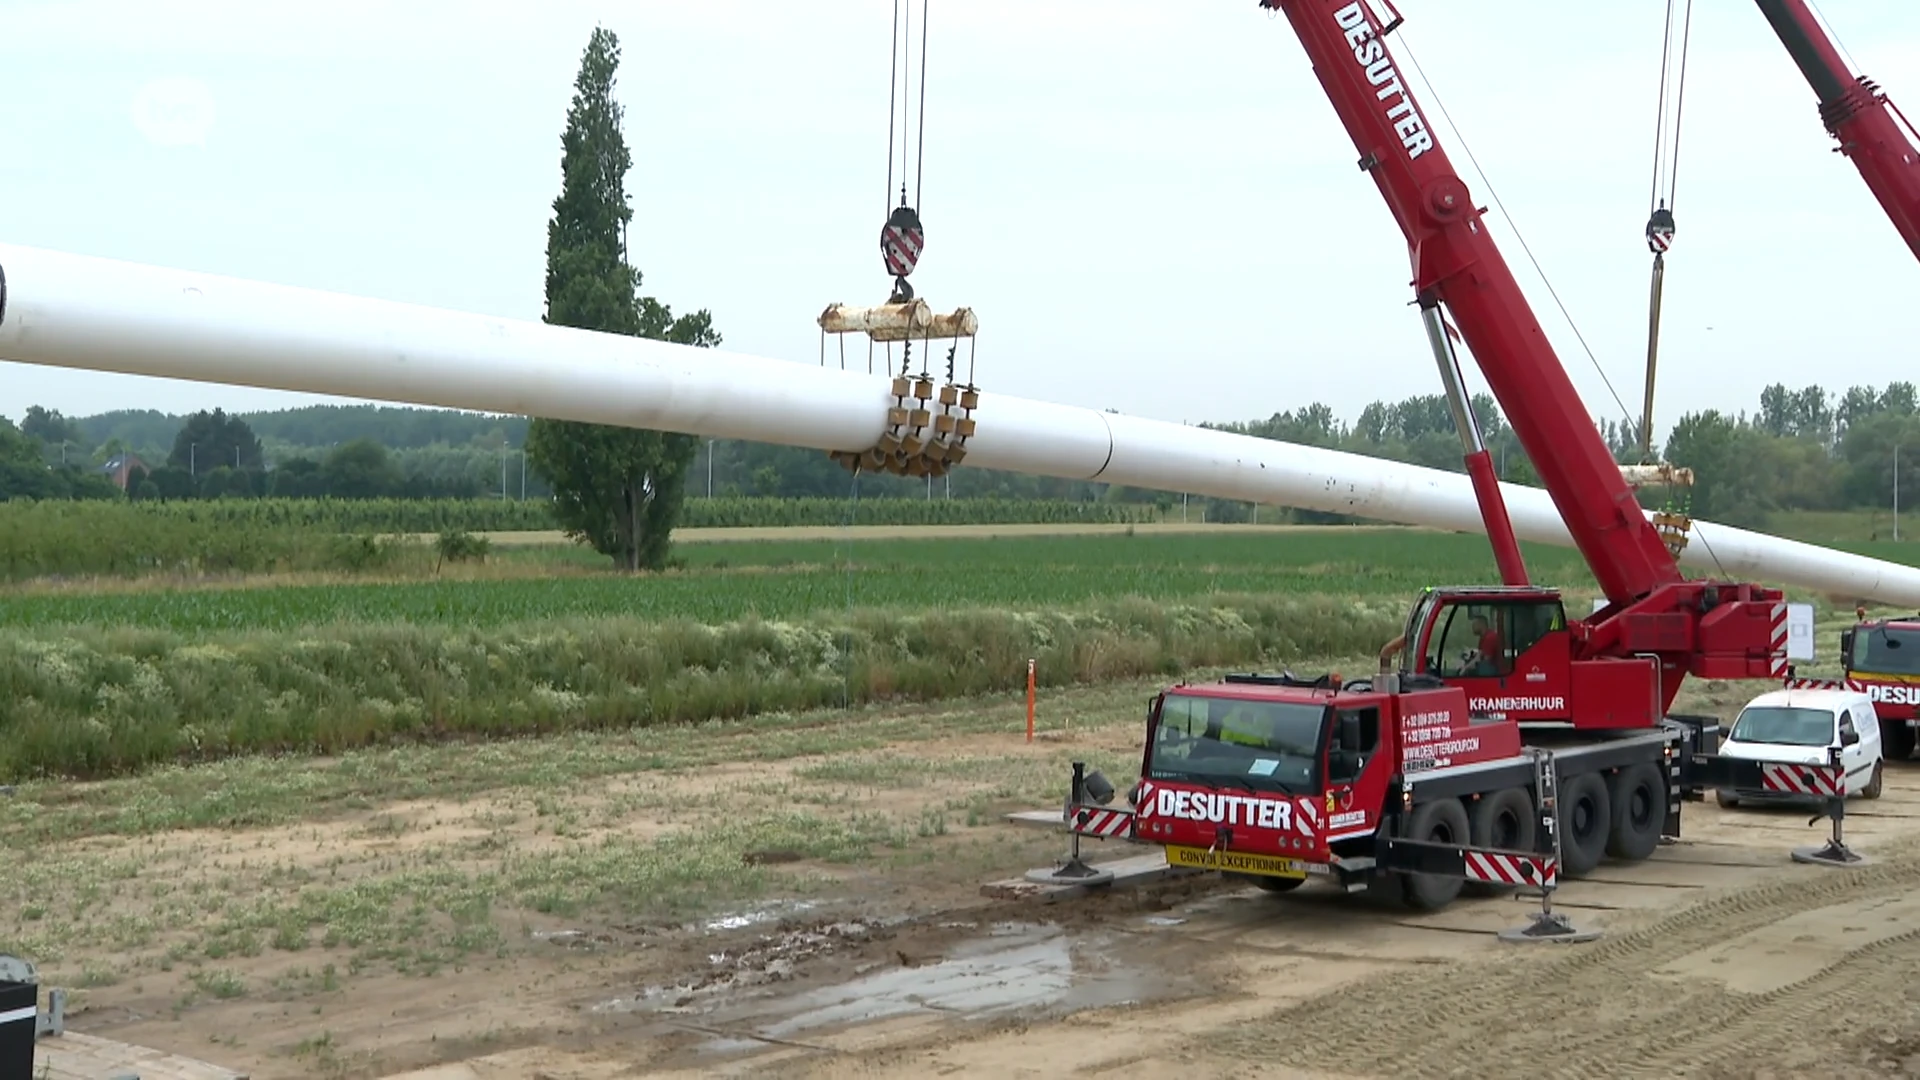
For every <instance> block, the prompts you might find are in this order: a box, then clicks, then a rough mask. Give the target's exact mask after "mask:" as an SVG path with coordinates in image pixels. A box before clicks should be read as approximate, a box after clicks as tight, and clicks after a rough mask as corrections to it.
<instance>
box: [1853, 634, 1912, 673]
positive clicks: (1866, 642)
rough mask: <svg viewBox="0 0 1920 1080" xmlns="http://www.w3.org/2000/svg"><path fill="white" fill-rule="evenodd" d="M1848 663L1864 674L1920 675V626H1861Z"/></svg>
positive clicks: (1855, 637) (1854, 640) (1854, 636)
mask: <svg viewBox="0 0 1920 1080" xmlns="http://www.w3.org/2000/svg"><path fill="white" fill-rule="evenodd" d="M1848 660H1850V661H1851V663H1849V664H1848V665H1847V666H1848V667H1849V668H1851V669H1852V670H1854V671H1856V672H1859V673H1860V674H1862V675H1920V627H1913V626H1877V627H1873V628H1867V627H1862V628H1861V629H1859V630H1858V631H1856V632H1855V633H1854V635H1853V655H1852V656H1850V657H1848Z"/></svg>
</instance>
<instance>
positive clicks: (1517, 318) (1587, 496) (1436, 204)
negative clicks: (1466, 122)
mask: <svg viewBox="0 0 1920 1080" xmlns="http://www.w3.org/2000/svg"><path fill="white" fill-rule="evenodd" d="M1260 6H1261V7H1263V8H1269V9H1277V10H1278V11H1280V12H1281V13H1282V14H1284V15H1285V16H1286V17H1287V21H1288V22H1289V23H1291V24H1292V26H1293V30H1294V33H1295V34H1296V35H1297V36H1298V37H1299V39H1300V43H1301V45H1302V46H1303V47H1304V48H1305V49H1306V52H1307V56H1308V59H1309V60H1310V61H1311V62H1312V64H1313V70H1314V74H1315V75H1316V76H1317V77H1318V78H1319V80H1320V85H1321V87H1322V88H1323V89H1324V90H1325V91H1326V95H1327V98H1328V100H1329V101H1330V102H1331V103H1332V104H1333V107H1334V111H1335V112H1336V113H1337V114H1338V115H1339V117H1340V121H1341V123H1342V125H1344V126H1345V127H1346V129H1347V134H1348V136H1349V137H1351V138H1352V140H1353V145H1354V148H1355V149H1356V150H1357V151H1359V154H1360V161H1359V164H1360V168H1361V169H1362V170H1363V171H1365V172H1366V173H1367V174H1368V175H1369V176H1371V177H1372V178H1373V181H1374V184H1375V185H1376V186H1377V187H1378V188H1379V190H1380V194H1381V197H1382V198H1384V199H1385V200H1386V203H1387V207H1388V209H1389V210H1391V211H1392V213H1393V216H1394V219H1395V220H1396V221H1397V222H1398V223H1399V225H1400V229H1401V231H1402V232H1403V233H1404V234H1405V236H1406V241H1407V247H1408V249H1409V253H1410V258H1411V262H1412V270H1413V281H1412V284H1413V287H1414V291H1415V294H1416V297H1417V298H1418V301H1419V303H1420V305H1421V307H1422V308H1423V309H1427V310H1430V309H1432V308H1433V307H1434V306H1436V305H1440V304H1444V305H1445V306H1446V307H1447V308H1448V309H1449V310H1450V311H1451V312H1452V314H1453V320H1454V324H1455V325H1456V326H1457V327H1458V329H1459V332H1460V335H1461V337H1462V339H1463V340H1464V341H1465V342H1466V345H1467V348H1468V349H1469V350H1470V351H1471V352H1472V353H1473V356H1474V359H1475V361H1477V362H1478V363H1479V365H1480V369H1481V371H1482V372H1484V373H1485V375H1486V378H1487V384H1488V386H1489V387H1490V388H1491V389H1492V391H1493V396H1494V398H1495V399H1496V400H1497V401H1498V402H1499V403H1500V407H1501V411H1502V412H1504V413H1505V414H1506V416H1507V418H1508V423H1510V424H1511V425H1512V427H1513V430H1514V434H1515V435H1516V436H1517V437H1518V438H1519V440H1520V445H1521V446H1522V447H1524V448H1525V450H1526V452H1527V456H1528V458H1529V460H1531V461H1532V463H1533V465H1534V468H1535V470H1536V471H1538V472H1539V474H1540V479H1541V482H1542V485H1543V486H1544V487H1545V488H1546V489H1547V493H1548V495H1549V496H1550V497H1551V498H1552V499H1553V503H1554V506H1555V507H1556V508H1557V509H1558V510H1559V512H1560V514H1561V516H1562V518H1564V519H1565V521H1566V523H1567V530H1568V532H1569V533H1570V534H1571V535H1572V537H1573V540H1574V546H1575V547H1576V548H1578V549H1579V551H1580V554H1581V556H1582V557H1583V558H1584V559H1585V560H1586V562H1587V565H1588V566H1589V567H1590V568H1591V569H1592V571H1593V576H1594V579H1595V580H1596V582H1598V584H1599V585H1600V587H1601V590H1602V591H1603V592H1604V593H1605V594H1606V597H1607V600H1608V601H1609V603H1608V604H1607V605H1606V606H1605V607H1603V608H1602V609H1601V610H1600V611H1598V612H1596V613H1594V614H1593V615H1592V616H1591V617H1589V618H1588V619H1585V620H1576V621H1574V622H1573V623H1572V625H1571V626H1568V625H1567V620H1565V617H1564V613H1563V612H1562V611H1561V609H1560V601H1559V598H1558V595H1557V594H1554V593H1552V591H1551V590H1534V589H1525V588H1514V587H1512V586H1508V587H1506V588H1503V589H1489V588H1455V589H1447V590H1440V591H1437V592H1430V593H1429V594H1428V596H1427V597H1426V598H1425V599H1424V600H1423V601H1422V602H1421V603H1420V604H1419V605H1417V606H1416V607H1415V610H1414V612H1413V615H1412V618H1411V619H1410V620H1409V622H1408V626H1407V630H1406V632H1405V634H1403V635H1402V637H1401V638H1400V639H1399V640H1398V641H1397V642H1395V643H1394V644H1393V645H1390V646H1389V647H1388V650H1387V651H1385V652H1383V653H1382V659H1383V661H1385V660H1386V659H1387V657H1388V656H1389V655H1390V654H1392V653H1393V652H1395V651H1396V650H1399V649H1402V648H1404V649H1405V657H1406V661H1407V663H1408V665H1409V667H1408V670H1410V671H1413V672H1416V673H1428V674H1437V675H1441V676H1442V677H1443V678H1448V679H1449V681H1454V682H1456V683H1458V684H1461V685H1466V686H1469V687H1470V688H1471V689H1470V693H1478V694H1482V695H1485V696H1483V697H1478V698H1475V699H1474V700H1476V701H1477V702H1484V703H1485V704H1484V705H1482V706H1481V707H1483V708H1499V709H1502V710H1507V709H1517V710H1520V711H1521V712H1522V713H1524V714H1526V715H1525V717H1524V718H1525V719H1529V720H1535V721H1541V722H1551V723H1561V724H1568V725H1571V726H1573V727H1576V728H1586V727H1593V728H1636V727H1645V726H1650V725H1657V724H1659V723H1660V722H1661V720H1662V717H1663V716H1664V715H1665V712H1666V710H1667V709H1668V708H1670V707H1671V706H1672V704H1673V699H1674V697H1675V695H1677V694H1678V693H1679V690H1680V684H1681V683H1682V681H1684V679H1685V677H1686V676H1687V675H1688V674H1693V675H1697V676H1702V677H1706V678H1734V679H1738V678H1769V677H1776V676H1780V675H1782V674H1784V672H1785V670H1786V648H1785V645H1786V617H1785V612H1786V604H1785V599H1784V596H1783V594H1782V593H1781V592H1780V591H1779V590H1777V589H1768V588H1762V587H1760V586H1757V585H1752V584H1735V583H1724V582H1718V581H1711V582H1710V581H1698V580H1695V581H1690V580H1688V579H1686V578H1685V576H1684V575H1682V574H1681V572H1680V566H1679V562H1678V560H1677V555H1676V553H1675V552H1674V551H1673V550H1671V549H1669V548H1668V546H1667V544H1666V542H1665V541H1664V540H1663V539H1662V537H1661V535H1660V533H1659V531H1658V530H1657V529H1656V528H1655V527H1654V525H1653V523H1652V522H1650V521H1649V520H1648V519H1647V517H1646V515H1645V512H1644V511H1643V510H1642V509H1641V507H1640V504H1639V500H1638V499H1636V498H1635V496H1634V492H1633V488H1632V486H1631V485H1630V484H1628V482H1627V480H1626V478H1625V476H1623V475H1622V473H1621V470H1620V466H1619V464H1618V463H1617V462H1616V461H1615V460H1614V458H1613V455H1612V454H1611V453H1610V452H1609V450H1608V448H1607V445H1606V442H1605V440H1603V439H1602V438H1601V437H1600V432H1599V430H1598V429H1597V428H1596V426H1595V425H1594V423H1593V419H1592V417H1591V416H1590V415H1589V414H1588V413H1587V410H1586V407H1585V406H1584V405H1583V404H1582V403H1581V401H1580V396H1579V394H1578V392H1576V391H1575V389H1574V387H1573V382H1572V380H1571V379H1569V378H1568V377H1567V373H1566V370H1565V368H1563V367H1562V366H1561V364H1560V360H1559V358H1558V357H1557V356H1556V355H1555V354H1554V350H1553V346H1552V345H1551V344H1549V343H1548V341H1547V338H1546V335H1545V333H1543V332H1542V331H1541V329H1540V324H1539V321H1538V320H1537V319H1536V318H1535V317H1534V314H1533V311H1532V308H1531V307H1530V306H1529V305H1528V303H1527V299H1526V296H1525V294H1524V293H1522V292H1521V291H1520V285H1519V283H1518V282H1517V281H1516V280H1515V279H1514V277H1513V273H1512V271H1510V270H1509V269H1508V268H1507V264H1506V260H1505V259H1504V258H1503V257H1502V256H1501V254H1500V250H1499V248H1498V247H1497V246H1496V245H1495V244H1494V242H1493V238H1492V237H1491V236H1489V235H1488V233H1487V230H1486V226H1485V224H1484V222H1483V220H1482V212H1481V210H1480V209H1479V208H1477V207H1476V206H1475V205H1474V203H1473V200H1472V197H1471V195H1470V194H1469V192H1468V190H1467V185H1466V183H1465V181H1463V180H1462V179H1461V178H1460V175H1459V173H1458V172H1456V171H1455V170H1454V168H1453V164H1452V163H1451V162H1450V161H1449V160H1448V158H1447V153H1446V151H1445V150H1444V149H1443V148H1442V147H1441V146H1440V143H1439V140H1438V139H1437V138H1436V137H1435V135H1434V132H1433V129H1432V127H1431V126H1430V125H1429V123H1428V122H1427V119H1426V117H1425V115H1424V114H1423V112H1422V110H1421V108H1420V104H1419V102H1418V101H1416V100H1415V99H1414V96H1413V92H1412V89H1411V88H1410V87H1408V86H1407V84H1406V82H1405V81H1404V79H1403V78H1402V76H1401V74H1400V69H1399V65H1398V62H1397V61H1396V59H1395V57H1394V55H1393V53H1392V50H1390V49H1389V48H1388V47H1387V42H1386V38H1387V36H1388V35H1390V34H1391V33H1392V32H1393V31H1394V30H1395V29H1397V28H1398V27H1399V26H1400V24H1401V22H1402V21H1403V20H1402V19H1401V17H1400V15H1399V13H1398V12H1396V11H1394V10H1393V9H1392V5H1391V3H1390V2H1389V0H1260ZM1376 13H1384V14H1383V15H1382V16H1381V17H1380V18H1379V20H1378V21H1376ZM1497 524H1499V523H1494V522H1489V528H1488V531H1489V533H1496V526H1497ZM1469 618H1470V619H1471V626H1472V627H1473V629H1472V630H1471V632H1467V631H1465V630H1463V629H1462V627H1463V626H1464V625H1465V624H1468V622H1469ZM1563 626H1566V627H1567V628H1566V629H1557V628H1559V627H1563ZM1516 638H1519V639H1524V645H1522V643H1521V642H1520V641H1516V640H1515V639H1516ZM1462 645H1470V646H1471V647H1470V648H1469V649H1468V650H1467V651H1466V654H1465V655H1467V656H1468V657H1469V658H1474V657H1478V659H1471V660H1470V662H1468V663H1466V664H1464V665H1463V666H1462V667H1459V668H1457V669H1453V668H1450V667H1449V665H1448V664H1447V662H1446V660H1447V657H1448V655H1450V654H1453V653H1455V652H1458V651H1459V650H1460V648H1461V646H1462ZM1491 649H1498V650H1500V653H1501V655H1498V656H1494V655H1489V650H1491ZM1522 672H1525V673H1526V680H1527V682H1528V685H1527V687H1526V691H1525V695H1524V696H1514V695H1513V690H1514V689H1516V687H1512V686H1510V683H1509V680H1510V678H1514V677H1517V676H1519V675H1520V674H1521V673H1522Z"/></svg>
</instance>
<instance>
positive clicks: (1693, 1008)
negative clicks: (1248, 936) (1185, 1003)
mask: <svg viewBox="0 0 1920 1080" xmlns="http://www.w3.org/2000/svg"><path fill="white" fill-rule="evenodd" d="M1916 885H1920V858H1915V857H1913V856H1908V855H1903V856H1898V857H1885V858H1883V859H1882V861H1880V862H1879V863H1877V864H1876V865H1871V866H1866V867H1858V868H1852V869H1846V870H1835V869H1825V868H1808V869H1807V871H1805V872H1800V873H1795V874H1793V875H1792V876H1790V877H1788V878H1786V879H1783V880H1776V881H1772V882H1767V883H1764V884H1760V885H1755V886H1750V887H1747V888H1743V889H1738V890H1735V891H1732V892H1729V893H1725V894H1722V895H1719V896H1716V897H1713V898H1710V899H1706V900H1703V901H1700V902H1698V903H1695V904H1693V905H1691V906H1689V907H1687V908H1684V909H1681V910H1679V911H1676V912H1673V913H1671V914H1667V915H1664V916H1658V917H1656V918H1655V919H1654V920H1653V921H1652V922H1650V923H1648V924H1646V925H1644V926H1642V927H1641V928H1640V929H1638V930H1633V931H1629V932H1625V933H1618V936H1609V937H1607V938H1603V939H1601V940H1600V941H1598V942H1595V943H1592V944H1588V945H1574V946H1564V947H1563V946H1553V945H1545V944H1542V945H1532V946H1511V947H1508V948H1510V949H1511V950H1512V951H1509V952H1506V953H1504V954H1502V953H1495V954H1492V955H1490V956H1487V957H1486V958H1484V959H1476V960H1463V961H1462V962H1461V963H1458V964H1454V965H1449V966H1448V967H1445V968H1441V969H1428V970H1412V971H1408V970H1399V971H1395V972H1392V973H1390V974H1383V975H1380V976H1375V977H1371V978H1368V979H1365V980H1362V981H1360V982H1356V983H1353V984H1351V985H1349V986H1347V987H1345V988H1342V989H1339V990H1335V991H1333V992H1331V993H1329V994H1325V995H1321V996H1319V997H1316V998H1314V999H1311V1000H1309V1001H1305V1002H1301V1003H1299V1004H1296V1005H1293V1006H1289V1007H1286V1008H1282V1009H1279V1010H1277V1011H1275V1012H1273V1013H1271V1014H1269V1015H1268V1016H1266V1017H1264V1018H1262V1019H1261V1020H1260V1021H1258V1022H1256V1023H1253V1024H1248V1025H1245V1026H1243V1027H1241V1028H1239V1029H1237V1030H1232V1031H1221V1032H1214V1033H1212V1034H1211V1035H1209V1036H1208V1037H1205V1038H1204V1039H1200V1040H1195V1041H1194V1042H1193V1043H1192V1047H1193V1049H1194V1050H1196V1051H1198V1052H1202V1053H1212V1054H1225V1055H1228V1056H1232V1057H1239V1058H1246V1059H1257V1060H1260V1061H1262V1062H1265V1063H1271V1064H1282V1065H1293V1066H1298V1067H1303V1068H1314V1067H1317V1068H1329V1067H1334V1068H1338V1069H1340V1070H1341V1071H1342V1072H1356V1073H1361V1074H1367V1075H1392V1076H1398V1077H1441V1076H1459V1075H1468V1074H1474V1073H1478V1074H1482V1075H1487V1074H1493V1075H1499V1074H1503V1073H1507V1072H1509V1071H1515V1072H1524V1073H1526V1074H1527V1075H1532V1076H1548V1077H1565V1078H1567V1080H1593V1078H1598V1077H1612V1076H1620V1077H1629V1076H1632V1077H1638V1076H1660V1077H1676V1076H1706V1075H1709V1073H1708V1072H1707V1071H1706V1070H1713V1069H1718V1070H1721V1071H1720V1072H1719V1073H1717V1074H1715V1075H1725V1071H1724V1070H1725V1069H1726V1067H1727V1066H1729V1065H1732V1064H1735V1063H1737V1062H1754V1061H1755V1060H1756V1057H1757V1056H1762V1055H1764V1054H1765V1053H1766V1052H1767V1051H1768V1049H1769V1048H1773V1049H1775V1050H1785V1049H1791V1048H1793V1047H1796V1046H1804V1044H1805V1043H1806V1041H1807V1039H1808V1038H1809V1036H1812V1037H1814V1038H1816V1039H1817V1038H1819V1037H1820V1035H1821V1033H1822V1032H1825V1031H1830V1030H1833V1029H1834V1025H1833V1024H1832V1023H1830V1022H1822V1017H1823V1014H1829V1013H1831V1012H1832V1011H1833V1010H1834V1009H1835V1008H1841V1009H1846V1008H1850V1007H1853V1006H1859V1007H1861V1008H1866V1007H1869V1006H1870V1005H1871V1003H1873V1002H1875V1001H1879V1000H1890V1001H1899V1000H1901V998H1902V997H1903V996H1904V993H1905V989H1906V987H1907V986H1908V984H1910V983H1912V982H1914V981H1915V979H1914V976H1913V975H1912V972H1913V971H1915V970H1916V969H1917V968H1920V927H1915V928H1913V929H1912V930H1909V931H1907V932H1906V933H1902V934H1899V935H1897V936H1894V937H1890V938H1884V939H1881V940H1879V941H1876V942H1872V943H1869V944H1866V945H1862V946H1860V947H1859V948H1857V949H1854V950H1852V951H1851V952H1848V953H1845V954H1844V955H1839V956H1836V957H1835V958H1834V959H1833V960H1832V961H1830V962H1829V963H1828V964H1827V965H1826V966H1825V967H1823V969H1822V970H1820V971H1818V972H1814V973H1812V974H1811V975H1809V976H1808V977H1806V978H1803V979H1801V980H1799V981H1797V982H1795V983H1792V984H1789V985H1786V986H1782V987H1779V988H1776V989H1774V990H1771V991H1767V992H1765V993H1759V994H1747V993H1740V992H1737V991H1731V990H1728V989H1726V988H1725V987H1724V986H1723V985H1722V984H1721V983H1719V982H1717V981H1714V980H1711V979H1706V978H1697V977H1696V978H1686V977H1681V978H1669V977H1664V976H1661V977H1656V976H1654V975H1653V974H1652V972H1653V971H1654V970H1655V969H1657V968H1659V967H1661V966H1662V965H1664V964H1666V963H1668V962H1669V961H1672V960H1675V959H1678V958H1680V957H1682V956H1685V955H1687V954H1689V953H1693V952H1696V951H1698V950H1700V949H1701V948H1704V947H1707V946H1710V945H1713V944H1716V943H1719V942H1722V941H1725V940H1727V939H1730V938H1734V937H1738V936H1739V935H1741V934H1744V933H1748V932H1750V931H1754V930H1758V929H1761V928H1763V927H1766V926H1769V925H1772V924H1774V923H1776V922H1779V921H1780V920H1781V919H1783V918H1785V917H1786V916H1789V915H1792V914H1795V913H1797V912H1801V911H1806V910H1810V909H1813V908H1820V907H1825V906H1828V905H1832V904H1836V903H1844V902H1846V901H1849V900H1854V899H1866V898H1870V897H1877V896H1882V895H1887V896H1901V895H1905V894H1906V893H1908V892H1910V891H1912V890H1913V888H1914V887H1915V886H1916ZM1843 1015H1844V1014H1843ZM1853 1015H1856V1016H1857V1015H1859V1010H1858V1009H1857V1008H1856V1009H1855V1010H1854V1012H1853Z"/></svg>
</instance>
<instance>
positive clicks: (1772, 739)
mask: <svg viewBox="0 0 1920 1080" xmlns="http://www.w3.org/2000/svg"><path fill="white" fill-rule="evenodd" d="M1727 737H1728V738H1729V739H1733V740H1735V741H1738V742H1747V743H1769V744H1771V745H1774V746H1830V745H1832V743H1833V737H1834V716H1833V714H1832V713H1831V712H1828V711H1827V710H1826V709H1802V708H1795V707H1792V706H1787V705H1750V706H1748V707H1747V708H1744V709H1742V710H1740V718H1739V719H1738V720H1735V721H1734V722H1733V730H1732V731H1729V732H1728V733H1727Z"/></svg>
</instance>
